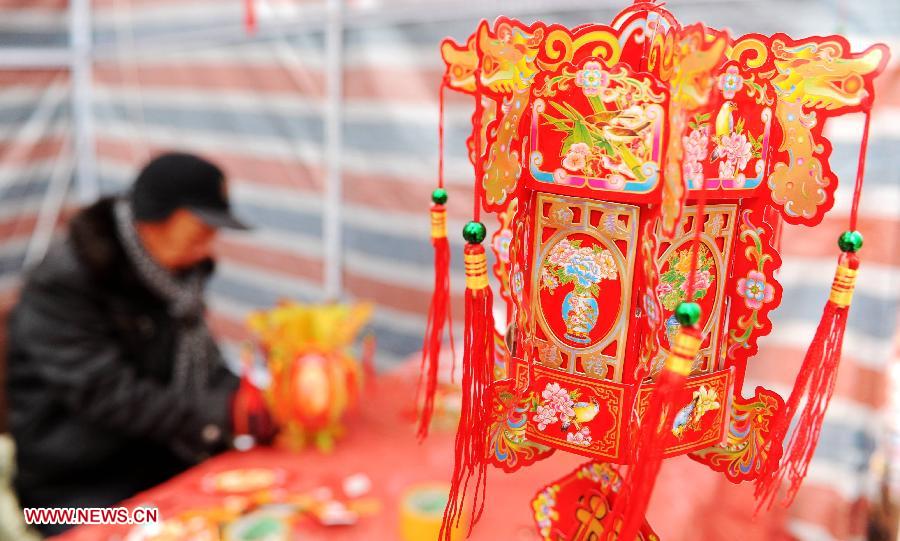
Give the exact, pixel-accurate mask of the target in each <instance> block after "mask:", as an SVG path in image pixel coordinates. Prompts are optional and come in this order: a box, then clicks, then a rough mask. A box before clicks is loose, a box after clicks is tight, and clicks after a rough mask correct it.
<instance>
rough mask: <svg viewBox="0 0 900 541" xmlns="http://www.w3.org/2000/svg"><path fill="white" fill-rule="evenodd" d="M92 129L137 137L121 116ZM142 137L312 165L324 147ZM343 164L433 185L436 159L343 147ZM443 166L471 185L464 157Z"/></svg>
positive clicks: (168, 134) (219, 137) (275, 140)
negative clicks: (119, 118) (345, 148)
mask: <svg viewBox="0 0 900 541" xmlns="http://www.w3.org/2000/svg"><path fill="white" fill-rule="evenodd" d="M95 131H96V133H97V135H98V137H104V138H109V139H116V140H119V141H129V140H130V139H132V138H133V137H134V136H135V133H134V127H133V126H132V125H130V124H129V123H127V122H123V121H120V120H110V119H98V121H97V125H96V130H95ZM141 139H142V140H143V141H144V142H146V143H147V144H150V145H152V146H157V147H163V148H180V149H184V150H187V151H191V150H193V151H197V152H200V153H214V152H225V153H228V154H233V155H238V156H241V155H243V156H253V157H256V158H264V159H282V160H286V161H300V162H302V163H306V164H310V165H321V162H322V148H323V147H322V145H321V144H319V143H318V142H310V141H292V140H290V139H287V138H283V137H268V136H261V135H254V134H241V133H236V132H210V131H200V130H192V129H185V128H181V127H174V126H172V127H167V126H147V127H145V128H144V129H143V131H142V133H141ZM341 162H342V164H343V166H344V170H345V171H350V172H355V173H357V174H360V175H366V174H376V175H384V176H387V177H400V178H403V179H406V180H417V181H420V182H421V183H422V184H426V185H428V186H432V185H433V184H434V176H435V163H434V158H433V157H431V156H422V155H419V154H415V153H409V154H396V153H394V154H391V153H386V152H379V153H371V152H362V151H354V150H344V152H343V155H342V160H341ZM446 165H447V167H446V169H445V172H446V175H445V176H446V178H445V180H446V182H447V183H448V184H453V185H465V186H467V185H470V184H471V182H472V180H471V177H472V164H471V163H469V161H468V160H467V159H465V158H462V159H459V158H454V157H451V156H448V159H447V160H446Z"/></svg>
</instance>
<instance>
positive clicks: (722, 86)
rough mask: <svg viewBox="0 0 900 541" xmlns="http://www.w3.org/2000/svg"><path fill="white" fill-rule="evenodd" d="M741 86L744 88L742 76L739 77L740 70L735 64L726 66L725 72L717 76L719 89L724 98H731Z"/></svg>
mask: <svg viewBox="0 0 900 541" xmlns="http://www.w3.org/2000/svg"><path fill="white" fill-rule="evenodd" d="M742 88H744V78H743V77H741V71H740V70H739V69H738V67H737V66H728V69H727V70H725V73H723V74H722V75H721V76H720V77H719V90H721V91H722V94H723V95H724V96H725V99H726V100H731V99H734V97H735V96H736V95H737V93H738V92H740V91H741V89H742Z"/></svg>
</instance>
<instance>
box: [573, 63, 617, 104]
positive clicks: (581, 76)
mask: <svg viewBox="0 0 900 541" xmlns="http://www.w3.org/2000/svg"><path fill="white" fill-rule="evenodd" d="M575 86H577V87H579V88H581V91H582V92H584V95H585V96H589V97H590V96H599V95H600V93H601V92H603V90H605V89H606V87H608V86H609V73H607V72H606V70H604V69H603V66H601V65H600V63H599V62H594V61H591V62H585V64H584V68H583V69H580V70H578V73H576V74H575Z"/></svg>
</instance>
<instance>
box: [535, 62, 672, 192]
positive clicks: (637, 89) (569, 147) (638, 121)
mask: <svg viewBox="0 0 900 541" xmlns="http://www.w3.org/2000/svg"><path fill="white" fill-rule="evenodd" d="M573 81H574V83H575V85H576V86H577V87H579V88H581V90H582V92H583V93H584V95H585V96H586V97H587V98H588V102H589V104H590V109H591V110H590V111H581V110H579V109H578V108H577V107H575V106H574V105H573V104H571V103H567V102H565V101H562V102H558V101H555V100H548V101H547V106H548V107H549V108H552V109H553V110H554V112H550V111H549V110H548V112H545V113H544V112H542V113H541V117H542V119H543V121H544V122H545V123H546V124H548V125H550V126H552V128H553V129H554V130H556V131H558V132H561V133H562V134H563V135H564V137H563V140H562V147H561V149H560V158H562V169H559V170H557V175H561V176H562V177H566V176H567V175H569V174H578V175H584V176H585V177H588V178H604V179H605V181H606V182H607V183H608V184H609V186H611V187H615V188H618V189H624V188H625V186H626V184H627V183H628V182H639V183H643V182H646V181H647V178H648V177H647V175H649V174H652V173H649V172H648V171H649V170H648V169H647V168H646V165H647V164H648V162H653V160H654V158H653V156H654V149H655V147H654V141H655V139H654V127H655V126H658V122H657V121H658V118H659V115H660V108H659V105H658V104H659V103H662V102H663V101H664V100H665V95H664V94H657V93H655V92H654V91H653V88H652V86H651V84H650V82H649V81H648V80H646V79H639V78H635V77H633V76H631V75H630V74H629V73H628V71H627V70H626V69H624V68H622V67H620V68H613V70H612V71H607V70H605V69H604V68H603V66H602V65H601V64H600V63H599V62H596V61H589V62H586V63H585V64H584V67H583V68H582V69H580V70H577V71H574V72H570V71H565V70H564V71H563V73H562V74H560V75H557V76H556V77H552V78H550V79H548V80H547V82H546V84H545V85H544V87H543V88H542V89H540V90H539V91H538V92H537V95H540V96H544V97H547V98H550V97H553V96H555V95H556V92H557V88H559V89H562V88H566V87H568V86H569V84H571V83H572V82H573ZM542 110H543V109H542ZM657 150H658V149H657Z"/></svg>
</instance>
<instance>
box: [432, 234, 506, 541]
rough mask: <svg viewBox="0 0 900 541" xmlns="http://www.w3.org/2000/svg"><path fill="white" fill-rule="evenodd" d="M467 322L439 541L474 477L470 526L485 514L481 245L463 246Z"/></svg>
mask: <svg viewBox="0 0 900 541" xmlns="http://www.w3.org/2000/svg"><path fill="white" fill-rule="evenodd" d="M465 264H466V323H465V325H466V326H465V329H466V331H465V332H466V334H465V342H464V348H465V349H464V353H463V374H462V407H461V408H460V416H459V427H458V429H457V432H456V445H455V453H456V460H455V462H454V465H453V476H452V479H451V481H450V497H449V500H448V501H447V508H446V509H445V510H444V519H443V522H442V523H441V531H440V535H439V536H438V539H439V540H441V541H450V538H451V535H452V533H453V529H454V528H455V527H456V526H458V525H459V521H460V518H461V517H462V516H463V512H462V511H463V505H464V503H465V500H466V493H467V491H468V488H469V482H470V481H471V480H472V478H473V477H474V478H475V487H474V494H473V497H472V509H473V513H472V521H471V525H470V529H471V526H472V525H474V524H475V523H476V522H478V519H479V518H481V513H482V512H483V511H484V498H485V481H486V476H487V440H488V433H487V431H488V425H489V418H488V417H489V415H490V409H491V408H490V404H489V401H490V396H489V395H488V393H487V390H488V386H489V385H490V383H491V380H492V377H493V375H492V371H493V364H494V358H493V351H494V343H493V341H494V334H493V333H494V316H493V299H492V295H491V288H490V287H489V286H488V276H487V258H486V256H485V253H484V247H482V246H481V245H480V244H467V245H466V250H465Z"/></svg>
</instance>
